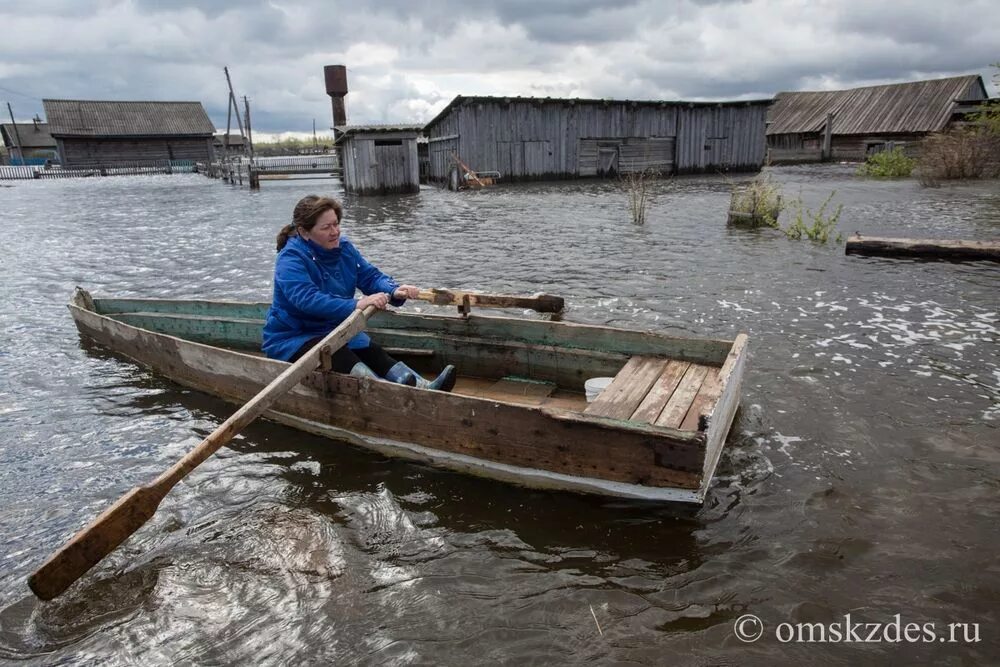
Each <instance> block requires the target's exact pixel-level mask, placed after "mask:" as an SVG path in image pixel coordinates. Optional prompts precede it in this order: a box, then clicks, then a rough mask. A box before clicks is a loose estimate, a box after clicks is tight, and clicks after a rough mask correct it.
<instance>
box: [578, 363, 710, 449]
mask: <svg viewBox="0 0 1000 667" xmlns="http://www.w3.org/2000/svg"><path fill="white" fill-rule="evenodd" d="M721 393H722V384H721V383H720V382H719V368H717V367H715V366H706V365H703V364H695V363H689V362H687V361H679V360H676V359H667V358H664V357H648V356H634V357H631V358H629V360H628V362H627V363H626V364H625V366H624V367H623V368H622V369H621V370H620V371H618V374H617V375H615V377H614V380H612V382H611V384H610V385H608V387H607V389H605V390H604V391H603V392H601V394H600V395H599V396H598V397H597V398H596V399H595V400H594V401H593V402H592V403H590V404H589V405H588V406H587V409H586V410H584V412H585V413H586V414H588V415H594V416H597V417H609V418H611V419H626V420H629V421H636V422H642V423H644V424H655V425H656V426H665V427H667V428H675V429H680V430H682V431H697V430H699V426H701V425H700V424H699V421H700V417H701V415H703V414H710V413H711V411H712V409H713V408H714V407H715V404H716V403H717V402H718V400H719V396H720V395H721Z"/></svg>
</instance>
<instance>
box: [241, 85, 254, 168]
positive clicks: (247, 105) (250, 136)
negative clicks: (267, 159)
mask: <svg viewBox="0 0 1000 667" xmlns="http://www.w3.org/2000/svg"><path fill="white" fill-rule="evenodd" d="M243 106H244V108H246V112H247V117H246V121H247V142H248V144H249V146H250V161H251V162H253V132H252V131H251V130H250V102H249V101H248V100H247V96H246V95H244V96H243Z"/></svg>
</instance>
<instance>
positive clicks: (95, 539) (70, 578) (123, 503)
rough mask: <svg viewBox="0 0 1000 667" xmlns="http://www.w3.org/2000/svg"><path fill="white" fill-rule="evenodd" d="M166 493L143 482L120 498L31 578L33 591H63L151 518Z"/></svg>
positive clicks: (46, 595) (47, 595) (47, 594)
mask: <svg viewBox="0 0 1000 667" xmlns="http://www.w3.org/2000/svg"><path fill="white" fill-rule="evenodd" d="M163 496H164V494H163V493H161V492H159V491H158V490H157V489H156V488H155V487H153V488H151V487H142V486H140V487H137V488H134V489H132V490H131V491H129V492H128V493H126V494H125V495H124V496H122V497H121V498H119V499H118V502H116V503H115V504H114V505H112V506H111V507H109V508H108V509H107V510H105V511H104V513H103V514H101V515H100V516H99V517H97V518H96V519H94V521H93V523H91V524H90V525H89V526H87V527H86V528H84V529H83V530H81V531H80V532H78V533H77V534H76V535H74V536H73V539H71V540H70V541H69V542H67V543H66V544H65V545H63V547H62V548H61V549H60V550H59V551H57V552H56V553H54V554H53V555H52V556H51V557H50V558H49V559H48V560H47V561H45V563H43V564H42V566H41V567H40V568H38V569H37V570H36V571H35V573H34V574H32V575H31V577H29V578H28V586H29V587H30V588H31V590H32V592H33V593H34V594H35V595H37V596H38V597H39V598H40V599H42V600H51V599H52V598H54V597H56V596H57V595H59V594H61V593H62V592H63V591H65V590H66V589H67V588H69V587H70V585H71V584H72V583H73V582H74V581H76V580H77V579H79V578H80V577H82V576H83V575H84V573H86V572H87V570H89V569H90V568H92V567H93V566H94V565H97V563H99V562H100V561H101V559H102V558H104V557H105V556H107V555H108V554H109V553H111V552H112V551H114V550H115V549H116V548H117V547H118V545H119V544H121V543H122V542H124V541H125V540H127V539H128V538H129V536H130V535H132V533H134V532H135V531H137V530H139V528H140V527H142V525H143V524H145V523H146V522H147V521H149V519H150V517H152V516H153V514H154V513H155V512H156V508H157V507H158V506H159V504H160V501H161V500H163Z"/></svg>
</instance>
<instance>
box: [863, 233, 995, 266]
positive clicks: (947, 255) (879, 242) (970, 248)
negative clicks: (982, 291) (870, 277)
mask: <svg viewBox="0 0 1000 667" xmlns="http://www.w3.org/2000/svg"><path fill="white" fill-rule="evenodd" d="M846 254H848V255H878V256H882V257H925V258H928V259H952V260H970V259H985V260H992V261H994V262H1000V241H963V240H959V239H952V240H948V239H897V238H885V237H878V236H865V237H862V236H861V235H860V234H855V235H854V236H851V237H850V238H849V239H847V249H846Z"/></svg>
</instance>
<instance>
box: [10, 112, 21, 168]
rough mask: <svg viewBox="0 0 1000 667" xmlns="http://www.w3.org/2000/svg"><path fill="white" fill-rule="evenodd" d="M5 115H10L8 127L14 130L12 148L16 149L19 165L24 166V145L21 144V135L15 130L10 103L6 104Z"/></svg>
mask: <svg viewBox="0 0 1000 667" xmlns="http://www.w3.org/2000/svg"><path fill="white" fill-rule="evenodd" d="M7 113H9V114H10V125H11V127H12V128H14V146H15V147H16V148H17V155H18V157H19V158H21V164H24V148H23V146H24V144H22V143H21V133H20V132H19V131H18V129H17V123H16V122H14V111H13V110H12V109H11V108H10V102H7Z"/></svg>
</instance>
